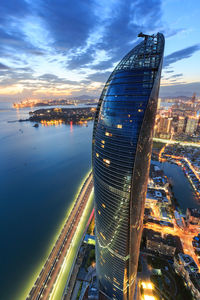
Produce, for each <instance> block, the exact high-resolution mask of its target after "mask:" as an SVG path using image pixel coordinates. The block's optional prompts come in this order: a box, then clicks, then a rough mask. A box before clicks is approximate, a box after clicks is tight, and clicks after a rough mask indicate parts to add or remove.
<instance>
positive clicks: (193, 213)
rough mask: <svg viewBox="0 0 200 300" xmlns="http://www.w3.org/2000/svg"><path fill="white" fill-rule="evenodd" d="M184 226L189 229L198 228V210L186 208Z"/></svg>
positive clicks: (199, 210) (199, 217)
mask: <svg viewBox="0 0 200 300" xmlns="http://www.w3.org/2000/svg"><path fill="white" fill-rule="evenodd" d="M186 224H187V226H188V227H189V228H191V229H192V228H194V229H198V228H200V209H198V208H187V210H186Z"/></svg>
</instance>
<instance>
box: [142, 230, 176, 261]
mask: <svg viewBox="0 0 200 300" xmlns="http://www.w3.org/2000/svg"><path fill="white" fill-rule="evenodd" d="M143 234H144V236H145V237H146V248H147V249H148V250H151V251H153V252H155V253H158V254H161V255H166V256H174V254H175V251H176V238H175V237H174V236H173V235H170V234H166V235H164V237H162V234H161V233H160V232H156V231H153V230H151V229H150V230H147V229H144V233H143Z"/></svg>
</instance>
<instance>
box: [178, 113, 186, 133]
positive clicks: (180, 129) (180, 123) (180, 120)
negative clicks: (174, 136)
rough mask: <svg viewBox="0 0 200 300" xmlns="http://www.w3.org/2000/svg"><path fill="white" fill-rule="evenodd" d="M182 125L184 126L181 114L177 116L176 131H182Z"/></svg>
mask: <svg viewBox="0 0 200 300" xmlns="http://www.w3.org/2000/svg"><path fill="white" fill-rule="evenodd" d="M184 127H185V118H184V117H182V116H179V117H178V122H177V133H183V129H184Z"/></svg>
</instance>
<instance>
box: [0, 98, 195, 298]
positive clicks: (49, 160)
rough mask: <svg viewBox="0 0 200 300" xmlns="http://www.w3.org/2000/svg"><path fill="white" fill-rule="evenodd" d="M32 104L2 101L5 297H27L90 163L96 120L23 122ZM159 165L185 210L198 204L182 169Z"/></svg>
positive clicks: (1, 276) (0, 290) (0, 211)
mask: <svg viewBox="0 0 200 300" xmlns="http://www.w3.org/2000/svg"><path fill="white" fill-rule="evenodd" d="M67 107H69V106H67ZM39 108H42V107H39ZM34 109H37V107H35V108H34ZM30 110H31V109H30V108H24V109H20V110H16V109H14V108H12V104H11V103H6V102H0V238H1V243H0V299H1V300H24V299H25V298H26V296H27V293H28V291H29V287H31V283H32V282H33V280H34V279H35V278H36V276H37V274H38V273H39V272H40V268H41V267H42V265H43V263H44V261H45V259H46V258H47V256H48V254H49V252H50V249H51V247H52V244H53V242H54V241H55V238H56V235H57V234H58V232H59V230H60V228H61V225H62V223H63V221H64V219H65V216H66V214H67V212H68V210H69V207H70V205H71V204H72V202H73V200H74V197H75V195H76V193H77V191H78V189H79V187H80V184H81V182H82V180H83V179H84V177H85V175H86V174H87V173H88V172H89V170H90V169H91V143H92V129H93V122H89V123H88V126H87V127H85V126H82V127H81V126H79V125H65V124H61V125H58V126H42V125H39V127H38V128H35V127H33V125H34V123H31V122H29V121H28V122H19V120H20V119H27V118H28V113H29V111H30ZM157 163H158V162H157ZM158 164H159V163H158ZM160 167H161V168H163V169H164V172H165V173H166V175H167V176H169V177H170V178H171V180H172V181H173V183H174V188H173V191H174V194H175V197H176V198H177V200H178V201H179V203H180V205H181V207H182V208H183V211H185V210H186V208H187V207H196V206H197V207H199V204H198V203H197V202H196V199H195V198H194V194H193V191H192V188H191V186H190V184H189V183H188V181H187V179H186V178H185V176H184V174H183V172H182V171H181V169H180V168H179V167H177V166H175V165H172V164H169V163H165V164H163V165H160Z"/></svg>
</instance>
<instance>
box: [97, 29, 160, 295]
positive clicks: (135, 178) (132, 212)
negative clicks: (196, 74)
mask: <svg viewBox="0 0 200 300" xmlns="http://www.w3.org/2000/svg"><path fill="white" fill-rule="evenodd" d="M139 36H142V37H144V40H143V41H142V42H141V43H140V44H138V45H137V46H136V47H135V48H134V49H133V50H131V51H130V52H129V53H128V54H127V55H126V56H125V57H124V58H123V59H122V60H121V61H120V63H119V64H118V65H117V67H116V68H115V69H114V71H113V73H112V74H111V75H110V77H109V79H108V81H107V82H106V84H105V87H104V89H103V91H102V94H101V97H100V100H99V103H98V106H97V112H96V117H95V122H94V131H93V175H94V192H95V220H96V268H97V276H98V282H99V290H100V291H101V293H102V294H104V295H106V296H107V297H108V298H110V299H131V300H133V296H134V287H135V280H136V275H137V265H138V256H139V248H140V240H141V234H142V227H143V214H144V202H145V196H146V190H147V182H148V175H149V166H150V159H151V150H152V136H153V126H154V120H155V115H156V109H157V101H158V92H159V86H160V76H161V68H162V59H163V51H164V37H163V35H162V34H161V33H158V34H157V35H155V36H154V35H153V36H148V35H143V34H140V35H139Z"/></svg>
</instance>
